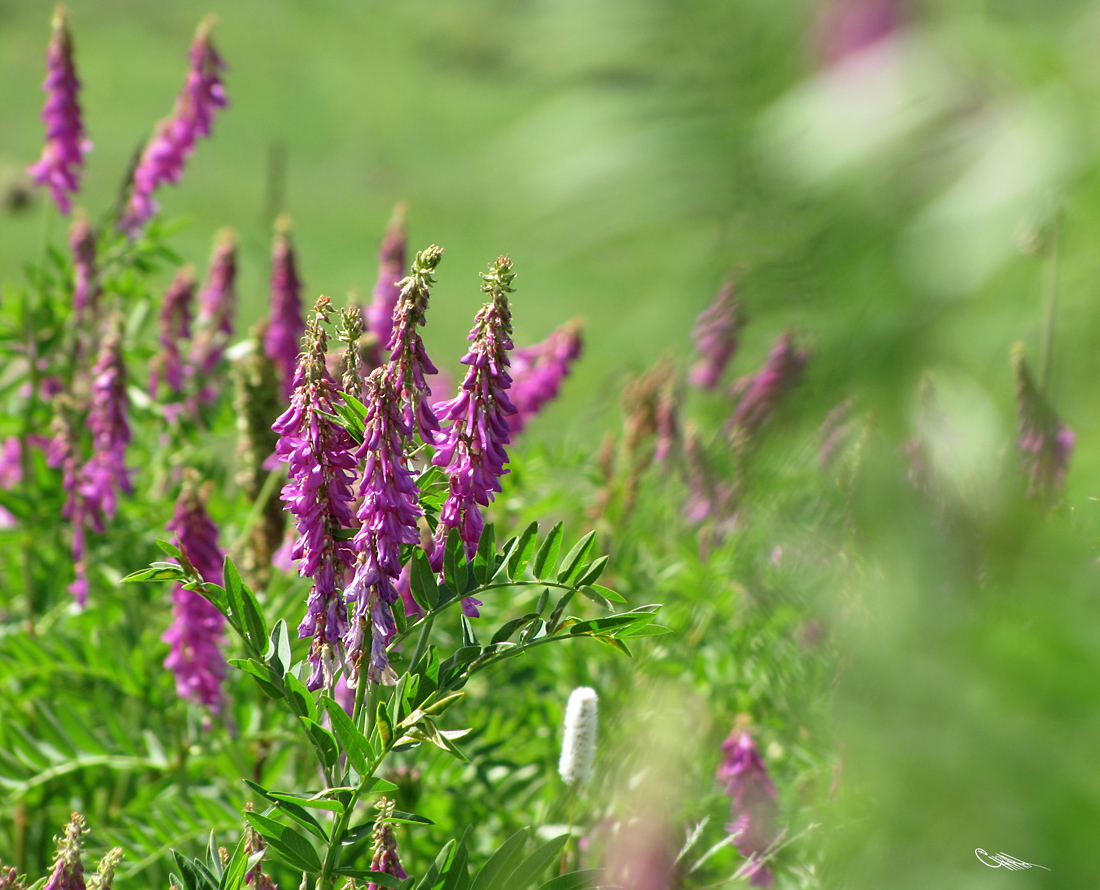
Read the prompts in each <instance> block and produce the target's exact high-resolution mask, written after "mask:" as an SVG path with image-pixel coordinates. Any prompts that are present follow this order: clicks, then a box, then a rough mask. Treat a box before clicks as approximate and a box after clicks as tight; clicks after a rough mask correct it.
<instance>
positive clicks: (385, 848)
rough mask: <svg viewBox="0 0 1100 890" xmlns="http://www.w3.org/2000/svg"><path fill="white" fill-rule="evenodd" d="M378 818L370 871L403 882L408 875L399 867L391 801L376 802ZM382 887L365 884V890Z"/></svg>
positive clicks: (399, 858) (375, 824)
mask: <svg viewBox="0 0 1100 890" xmlns="http://www.w3.org/2000/svg"><path fill="white" fill-rule="evenodd" d="M378 810H379V813H378V818H377V819H375V820H374V849H373V851H372V852H373V855H372V856H371V861H370V870H371V871H375V872H381V873H382V874H387V875H390V876H392V877H394V878H397V879H398V880H399V881H403V880H405V879H406V878H407V877H408V875H407V874H405V869H404V868H403V867H402V866H401V857H400V856H398V855H397V837H396V835H395V834H394V832H393V822H391V821H390V820H391V818H392V817H393V801H392V800H387V799H386V798H384V797H383V798H382V799H381V800H380V801H378ZM381 888H382V885H381V884H378V883H376V882H374V881H371V882H370V883H369V884H367V890H381Z"/></svg>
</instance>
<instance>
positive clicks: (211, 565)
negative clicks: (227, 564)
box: [161, 474, 225, 712]
mask: <svg viewBox="0 0 1100 890" xmlns="http://www.w3.org/2000/svg"><path fill="white" fill-rule="evenodd" d="M168 529H169V531H173V532H175V533H176V539H177V541H178V543H179V548H180V550H181V551H182V552H183V553H184V555H185V556H186V557H187V559H188V560H190V562H191V565H193V566H194V567H195V570H196V571H197V572H198V573H199V575H200V576H201V577H202V579H203V580H204V581H209V582H210V583H212V584H222V583H223V581H222V551H221V550H220V549H219V547H218V527H217V526H216V525H215V524H214V521H213V520H212V519H211V518H210V516H209V515H208V514H207V512H206V507H205V506H204V505H203V498H202V497H201V495H200V494H199V486H198V481H197V474H194V475H192V474H189V478H188V479H187V480H186V481H185V482H184V486H183V491H182V492H181V494H180V497H179V500H178V501H177V502H176V511H175V514H174V515H173V517H172V520H171V522H169V523H168ZM172 603H173V606H172V616H173V621H172V624H171V626H170V627H169V628H168V630H166V631H165V632H164V635H163V636H162V637H161V639H162V640H163V641H164V642H166V643H169V644H170V645H171V647H172V651H171V652H170V653H169V655H168V657H167V658H166V659H165V660H164V666H165V667H166V668H167V669H168V670H170V671H172V673H174V674H175V675H176V692H177V694H178V695H179V697H180V698H183V699H187V700H188V701H193V702H197V703H198V704H202V705H205V706H206V707H208V708H210V709H211V710H212V711H214V712H217V711H219V710H221V701H222V694H221V684H222V682H223V681H224V680H225V655H224V654H223V653H222V645H223V644H224V642H225V639H224V633H225V618H224V617H222V614H221V612H219V611H218V610H217V609H216V608H214V606H213V605H212V604H211V603H210V602H209V601H207V599H206V598H205V597H203V596H202V595H201V594H199V593H196V592H195V591H193V590H185V589H184V588H183V585H181V584H177V585H176V587H175V589H174V590H173V591H172Z"/></svg>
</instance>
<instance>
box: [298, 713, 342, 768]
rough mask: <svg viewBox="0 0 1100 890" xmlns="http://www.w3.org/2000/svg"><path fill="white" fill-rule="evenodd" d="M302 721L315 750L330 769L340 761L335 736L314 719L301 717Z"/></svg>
mask: <svg viewBox="0 0 1100 890" xmlns="http://www.w3.org/2000/svg"><path fill="white" fill-rule="evenodd" d="M302 722H303V723H304V724H305V725H306V732H308V733H309V737H310V738H311V739H313V744H314V745H316V746H317V750H318V752H319V753H320V755H321V759H322V760H323V761H324V763H325V767H326V768H328V769H332V768H333V767H334V766H336V764H338V763H339V762H340V752H339V750H338V749H337V747H336V737H335V736H334V735H333V734H332V733H331V732H329V730H327V729H325V728H324V727H323V726H322V725H321V724H320V723H318V722H317V721H316V720H313V719H311V718H309V717H303V718H302Z"/></svg>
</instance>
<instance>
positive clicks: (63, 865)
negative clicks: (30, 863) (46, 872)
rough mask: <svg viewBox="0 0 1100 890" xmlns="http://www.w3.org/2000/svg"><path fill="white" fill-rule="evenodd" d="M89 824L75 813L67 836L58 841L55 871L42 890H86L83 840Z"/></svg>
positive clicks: (66, 831)
mask: <svg viewBox="0 0 1100 890" xmlns="http://www.w3.org/2000/svg"><path fill="white" fill-rule="evenodd" d="M87 833H88V824H87V823H86V822H85V821H84V817H83V816H81V815H80V813H73V816H72V819H70V820H69V824H68V825H66V826H65V834H64V835H63V836H62V837H60V838H58V839H57V853H56V854H54V866H53V871H52V872H50V879H49V880H48V881H46V885H45V886H44V887H43V888H42V890H84V888H85V884H84V863H83V861H81V854H82V852H83V850H82V849H81V847H82V839H83V837H84V835H85V834H87Z"/></svg>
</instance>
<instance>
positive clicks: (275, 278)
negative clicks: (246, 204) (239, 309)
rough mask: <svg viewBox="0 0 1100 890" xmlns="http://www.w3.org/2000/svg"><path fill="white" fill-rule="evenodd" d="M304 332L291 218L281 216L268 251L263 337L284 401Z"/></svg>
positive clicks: (300, 289)
mask: <svg viewBox="0 0 1100 890" xmlns="http://www.w3.org/2000/svg"><path fill="white" fill-rule="evenodd" d="M305 330H306V323H305V321H304V320H303V318H302V282H301V281H300V280H299V278H298V266H297V263H296V262H295V259H294V248H293V246H292V244H291V242H290V218H289V217H287V216H281V217H279V220H278V222H276V224H275V243H274V245H273V247H272V250H271V317H270V319H269V321H268V325H267V333H266V334H265V335H264V351H265V352H266V353H267V355H268V358H270V359H271V360H272V361H273V362H274V363H275V366H276V367H277V368H278V369H279V373H280V375H281V377H282V380H283V392H284V395H285V396H286V397H287V398H290V393H291V391H292V390H293V389H294V371H295V369H296V368H297V367H298V352H299V350H300V347H301V343H302V334H304V333H305Z"/></svg>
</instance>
